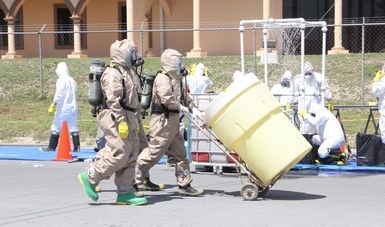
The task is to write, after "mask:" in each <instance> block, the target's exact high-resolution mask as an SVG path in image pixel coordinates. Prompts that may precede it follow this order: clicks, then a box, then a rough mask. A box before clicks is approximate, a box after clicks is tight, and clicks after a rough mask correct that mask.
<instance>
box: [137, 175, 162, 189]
mask: <svg viewBox="0 0 385 227" xmlns="http://www.w3.org/2000/svg"><path fill="white" fill-rule="evenodd" d="M163 187H164V186H163ZM138 189H139V190H142V191H143V190H145V191H159V190H161V189H162V185H159V184H154V183H152V182H151V181H150V178H148V177H146V178H144V181H143V184H140V185H138Z"/></svg>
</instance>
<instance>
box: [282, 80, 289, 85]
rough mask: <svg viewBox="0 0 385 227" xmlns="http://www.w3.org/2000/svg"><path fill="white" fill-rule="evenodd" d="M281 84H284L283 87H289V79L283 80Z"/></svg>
mask: <svg viewBox="0 0 385 227" xmlns="http://www.w3.org/2000/svg"><path fill="white" fill-rule="evenodd" d="M281 85H282V86H284V87H290V81H289V80H283V81H282V82H281Z"/></svg>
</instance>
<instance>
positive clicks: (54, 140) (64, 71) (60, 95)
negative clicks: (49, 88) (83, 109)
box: [40, 62, 80, 152]
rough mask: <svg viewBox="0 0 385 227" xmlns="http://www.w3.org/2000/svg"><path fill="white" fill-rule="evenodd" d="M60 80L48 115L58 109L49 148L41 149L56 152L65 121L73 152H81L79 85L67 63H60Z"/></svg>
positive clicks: (58, 67)
mask: <svg viewBox="0 0 385 227" xmlns="http://www.w3.org/2000/svg"><path fill="white" fill-rule="evenodd" d="M56 74H57V76H58V77H59V79H58V80H57V81H56V91H55V96H54V98H53V102H52V103H51V105H50V107H49V109H48V113H53V111H54V109H55V108H56V112H55V117H54V120H53V124H52V125H51V137H50V139H49V144H48V147H46V148H43V147H41V148H40V150H41V151H55V150H56V147H57V144H58V141H59V136H60V133H61V131H62V125H63V121H66V122H67V125H68V130H69V131H70V133H71V135H72V141H73V145H74V148H73V151H74V152H80V139H79V129H78V124H77V117H78V103H77V101H76V91H77V84H76V82H75V80H74V79H72V78H71V77H70V75H69V72H68V67H67V64H66V63H65V62H60V63H59V64H58V65H57V68H56Z"/></svg>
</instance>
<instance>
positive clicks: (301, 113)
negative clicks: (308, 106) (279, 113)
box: [299, 110, 307, 117]
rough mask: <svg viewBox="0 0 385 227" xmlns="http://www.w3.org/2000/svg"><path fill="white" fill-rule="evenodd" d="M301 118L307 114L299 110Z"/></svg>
mask: <svg viewBox="0 0 385 227" xmlns="http://www.w3.org/2000/svg"><path fill="white" fill-rule="evenodd" d="M299 114H300V115H301V116H302V117H305V115H306V114H307V112H306V110H301V112H300V113H299Z"/></svg>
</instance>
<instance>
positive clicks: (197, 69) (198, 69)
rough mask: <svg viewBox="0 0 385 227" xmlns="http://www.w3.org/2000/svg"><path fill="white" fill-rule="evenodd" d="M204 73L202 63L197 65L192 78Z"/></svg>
mask: <svg viewBox="0 0 385 227" xmlns="http://www.w3.org/2000/svg"><path fill="white" fill-rule="evenodd" d="M204 73H205V66H204V65H203V64H202V63H198V64H197V66H196V68H195V73H194V76H203V75H204Z"/></svg>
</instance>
